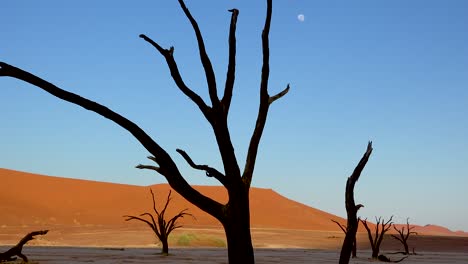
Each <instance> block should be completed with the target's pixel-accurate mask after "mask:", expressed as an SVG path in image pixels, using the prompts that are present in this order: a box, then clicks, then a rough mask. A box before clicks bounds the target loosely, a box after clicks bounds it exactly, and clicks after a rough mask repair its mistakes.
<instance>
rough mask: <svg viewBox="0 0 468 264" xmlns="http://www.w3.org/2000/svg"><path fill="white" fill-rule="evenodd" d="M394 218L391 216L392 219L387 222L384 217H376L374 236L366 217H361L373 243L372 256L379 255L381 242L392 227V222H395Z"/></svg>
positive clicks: (376, 256)
mask: <svg viewBox="0 0 468 264" xmlns="http://www.w3.org/2000/svg"><path fill="white" fill-rule="evenodd" d="M392 219H393V216H391V217H390V219H388V220H387V222H385V220H384V219H383V218H382V217H379V218H377V217H376V218H375V221H376V224H375V235H374V236H372V231H371V230H370V228H369V226H368V224H367V219H364V220H362V219H361V222H362V224H363V225H364V227H365V228H366V230H367V235H368V237H369V241H370V244H371V248H372V258H378V257H379V252H380V244H382V241H383V238H384V235H385V233H386V232H387V231H388V230H389V229H390V228H391V227H392V224H393V222H392Z"/></svg>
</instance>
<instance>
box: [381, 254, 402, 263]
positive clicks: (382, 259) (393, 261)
mask: <svg viewBox="0 0 468 264" xmlns="http://www.w3.org/2000/svg"><path fill="white" fill-rule="evenodd" d="M407 257H408V256H406V257H402V258H401V259H399V260H391V259H390V258H388V257H386V256H385V255H379V256H378V257H377V259H378V260H380V261H382V262H389V263H398V262H402V261H403V260H405V259H406V258H407Z"/></svg>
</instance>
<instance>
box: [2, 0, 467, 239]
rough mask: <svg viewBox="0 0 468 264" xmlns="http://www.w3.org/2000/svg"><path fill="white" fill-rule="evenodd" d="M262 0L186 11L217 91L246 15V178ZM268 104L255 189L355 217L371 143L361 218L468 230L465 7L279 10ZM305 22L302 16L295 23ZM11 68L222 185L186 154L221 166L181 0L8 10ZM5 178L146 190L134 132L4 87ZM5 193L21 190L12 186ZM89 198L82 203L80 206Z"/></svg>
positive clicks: (154, 179)
mask: <svg viewBox="0 0 468 264" xmlns="http://www.w3.org/2000/svg"><path fill="white" fill-rule="evenodd" d="M265 2H266V1H265V0H255V1H247V0H223V1H210V2H209V4H208V1H193V0H192V1H188V0H187V5H188V7H189V8H190V10H191V11H192V14H193V15H194V17H195V18H196V19H197V20H198V22H199V25H200V28H201V30H202V33H203V35H204V37H205V40H206V46H207V51H208V54H209V56H210V57H211V59H212V62H213V64H214V67H215V71H216V74H217V78H218V83H219V84H220V85H219V86H222V84H224V81H225V74H226V73H225V70H226V65H227V37H228V28H229V21H230V13H229V12H227V10H228V9H230V8H238V9H239V10H240V15H239V19H238V30H237V39H238V56H237V77H236V85H235V90H234V97H233V106H232V110H231V114H230V120H229V121H230V128H231V132H232V137H233V140H234V143H235V148H236V154H237V156H238V158H239V161H240V163H241V165H242V166H243V164H244V160H245V153H246V150H247V144H248V141H249V139H250V136H251V133H252V130H253V127H254V123H255V118H256V111H257V107H258V93H259V92H258V90H259V79H260V68H261V42H260V34H261V30H262V27H263V21H264V16H265V12H266V11H265V6H266V3H265ZM273 4H274V7H273V8H274V12H273V20H272V28H271V34H270V40H271V42H270V43H271V60H270V62H271V78H270V92H271V94H274V93H276V92H279V91H280V90H282V89H284V87H285V86H286V84H287V83H290V84H291V88H292V90H291V91H290V93H289V94H287V96H285V97H283V98H282V99H281V100H279V101H277V102H275V104H273V105H272V107H271V109H270V113H269V118H268V121H267V126H266V129H265V132H264V137H263V138H262V142H261V147H260V153H259V159H258V163H257V167H256V170H255V175H254V181H253V185H254V186H256V187H263V188H272V189H274V190H276V191H277V192H279V193H280V194H282V195H285V196H287V197H289V198H292V199H294V200H297V201H300V202H302V203H305V204H308V205H311V206H314V207H316V208H319V209H322V210H325V211H328V212H331V213H334V214H337V215H340V216H345V214H346V212H345V208H344V188H345V183H346V179H347V177H348V176H349V175H350V174H351V172H352V170H353V169H354V167H355V166H356V164H357V162H358V161H359V159H360V158H361V156H362V154H363V153H364V151H365V149H366V145H367V141H368V140H372V141H373V142H374V152H373V154H372V156H371V158H370V160H369V162H368V165H367V167H366V168H365V170H364V172H363V174H362V176H361V179H360V180H359V182H358V183H357V186H356V189H355V192H356V200H357V202H358V203H362V204H364V205H365V208H363V209H361V211H360V213H361V215H362V216H364V217H369V218H370V219H373V218H374V216H384V217H386V218H387V217H389V216H390V215H394V216H395V219H396V220H397V221H399V222H403V221H404V220H405V219H406V217H410V222H412V223H416V224H421V225H425V224H438V225H443V226H446V227H448V228H450V229H452V230H460V229H462V230H465V231H468V210H467V204H468V194H467V188H468V118H467V116H468V27H467V25H468V16H467V14H468V2H467V1H464V0H451V1H432V0H412V1H407V0H393V1H375V0H363V1H345V0H342V1H334V0H322V1H310V0H274V3H273ZM300 15H302V16H300ZM0 17H1V27H0V61H5V62H7V63H10V64H13V65H16V66H18V67H22V68H24V69H26V70H28V71H31V72H32V73H34V74H36V75H39V76H41V77H42V78H45V79H47V80H49V81H50V82H52V83H54V84H56V85H58V86H60V87H62V88H64V89H66V90H69V91H72V92H76V93H78V94H80V95H82V96H85V97H88V98H89V99H92V100H95V101H98V102H100V103H102V104H104V105H106V106H108V107H110V108H111V109H113V110H114V111H116V112H118V113H121V114H123V115H125V116H127V117H128V118H129V119H131V120H133V121H135V122H136V123H137V124H139V125H140V126H141V127H142V128H143V129H144V130H146V131H147V132H148V133H149V134H150V135H152V136H153V137H154V139H155V140H156V141H157V142H158V143H159V144H160V145H161V146H162V147H164V148H165V149H166V150H167V151H168V152H169V153H170V154H171V155H172V157H173V158H174V159H175V160H176V162H177V163H178V164H179V165H180V169H181V171H182V172H183V173H184V175H185V177H186V179H187V180H188V181H189V182H190V183H193V184H210V185H214V184H218V183H217V182H216V181H215V180H213V179H211V178H207V177H205V176H204V174H203V173H201V172H199V171H193V170H191V169H190V168H188V166H187V165H186V163H185V162H184V161H183V160H182V158H181V157H179V156H178V154H177V153H176V152H175V149H176V148H182V149H185V150H186V151H187V152H189V153H190V155H191V156H192V158H193V159H194V160H195V161H196V162H197V163H208V164H211V165H213V166H216V167H217V168H220V169H221V165H220V158H219V155H218V153H217V147H216V145H215V143H214V137H213V134H212V131H211V129H210V127H209V125H208V123H207V122H206V121H205V120H204V118H203V116H202V115H201V113H200V112H199V111H198V108H197V107H196V106H195V105H194V104H193V103H192V102H191V101H189V100H188V99H187V98H186V97H185V96H184V95H183V94H182V93H181V92H180V91H179V90H178V89H177V88H176V86H175V84H174V83H173V81H172V79H171V77H170V74H169V71H168V69H167V66H166V64H165V61H164V59H163V58H162V57H161V55H159V54H158V53H157V52H156V51H155V50H154V49H153V48H152V47H151V46H150V45H148V44H147V43H146V42H144V41H143V40H141V39H140V38H138V35H139V34H141V33H145V34H147V35H148V36H150V37H152V38H153V39H154V40H155V41H157V42H159V43H160V44H161V45H162V46H164V47H166V48H168V47H169V46H174V47H175V53H174V54H175V58H176V60H177V62H178V64H179V67H180V69H181V72H182V75H183V77H184V79H185V81H186V82H187V83H188V84H189V86H190V87H192V89H193V90H195V91H196V92H198V93H199V94H200V95H202V96H203V97H204V98H205V99H208V98H207V88H206V85H205V82H204V74H203V70H202V67H201V64H200V62H199V59H198V53H197V47H196V42H195V37H194V34H193V32H192V30H191V26H190V24H189V22H188V20H187V19H186V18H185V16H184V15H183V12H182V11H181V9H180V7H179V6H178V3H177V1H176V0H166V1H90V0H82V1H59V0H43V1H22V0H21V1H4V2H2V5H1V8H0ZM0 120H1V127H0V146H1V147H0V150H1V151H0V167H3V168H9V169H16V170H22V171H29V172H35V173H41V174H48V175H57V176H64V177H72V178H81V179H90V180H97V181H108V182H117V183H127V184H137V185H149V184H156V183H164V182H165V179H164V178H163V177H162V176H160V175H156V174H154V173H151V172H149V171H141V170H138V169H135V168H134V166H135V165H137V164H139V163H149V161H148V160H146V156H147V155H148V153H147V151H146V150H145V149H144V148H143V147H141V146H140V145H139V143H138V142H137V141H136V140H135V139H134V138H133V137H132V136H131V135H130V134H129V133H127V132H126V131H125V130H123V129H121V128H120V127H118V126H117V125H115V124H113V123H112V122H110V121H108V120H106V119H104V118H102V117H100V116H98V115H96V114H94V113H91V112H88V111H85V110H83V109H82V108H80V107H77V106H75V105H72V104H69V103H66V102H63V101H60V100H58V99H56V98H55V97H53V96H51V95H49V94H46V93H45V92H43V91H42V90H39V89H37V88H35V87H33V86H31V85H27V84H24V83H22V82H20V81H16V80H13V79H7V78H1V79H0ZM8 188H20V186H9V187H8ZM84 195H85V194H84Z"/></svg>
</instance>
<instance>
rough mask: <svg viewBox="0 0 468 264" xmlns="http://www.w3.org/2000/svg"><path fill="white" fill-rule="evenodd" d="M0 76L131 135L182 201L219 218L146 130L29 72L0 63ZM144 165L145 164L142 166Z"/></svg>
mask: <svg viewBox="0 0 468 264" xmlns="http://www.w3.org/2000/svg"><path fill="white" fill-rule="evenodd" d="M0 76H10V77H13V78H16V79H19V80H22V81H25V82H27V83H30V84H32V85H34V86H37V87H39V88H41V89H42V90H44V91H46V92H48V93H50V94H51V95H53V96H55V97H57V98H60V99H62V100H64V101H67V102H70V103H73V104H76V105H79V106H81V107H83V108H85V109H87V110H90V111H93V112H95V113H97V114H99V115H101V116H103V117H105V118H107V119H109V120H111V121H113V122H115V123H116V124H118V125H119V126H121V127H122V128H124V129H125V130H127V131H128V132H130V133H131V134H132V135H133V136H134V137H135V138H136V139H137V140H138V141H139V142H140V143H141V144H142V145H143V147H145V148H146V149H147V150H148V151H149V152H150V153H151V154H152V155H153V157H152V160H154V161H155V162H156V163H157V164H159V169H158V170H157V172H158V173H160V174H162V175H163V176H164V177H165V178H166V179H167V181H168V182H169V184H170V185H171V187H172V188H173V189H174V190H176V191H177V192H178V193H180V194H181V195H182V196H184V198H185V199H187V200H188V201H190V202H191V203H193V204H195V205H196V206H198V207H200V208H201V209H202V210H204V211H206V212H208V213H209V214H211V215H213V216H215V217H216V218H219V217H221V216H222V205H221V204H220V203H218V202H216V201H214V200H212V199H211V198H209V197H206V196H204V195H202V194H201V193H199V192H198V191H197V190H195V189H194V188H193V187H192V186H190V185H189V184H188V183H187V181H186V180H185V179H184V178H183V177H182V175H181V174H180V171H179V169H178V168H177V165H176V164H175V163H174V161H173V160H172V158H171V157H170V156H169V154H168V153H167V152H166V151H165V150H164V149H163V148H161V147H160V146H159V145H158V144H157V143H156V142H155V141H154V140H153V139H152V138H151V137H150V136H148V134H146V132H145V131H143V130H142V129H141V128H140V127H139V126H137V125H136V124H135V123H133V122H132V121H130V120H128V119H127V118H125V117H123V116H121V115H120V114H118V113H116V112H114V111H112V110H110V109H109V108H107V107H105V106H103V105H101V104H99V103H96V102H93V101H91V100H89V99H86V98H84V97H81V96H79V95H77V94H74V93H71V92H68V91H65V90H63V89H61V88H59V87H57V86H55V85H53V84H51V83H49V82H47V81H45V80H43V79H41V78H39V77H37V76H35V75H33V74H31V73H29V72H26V71H24V70H22V69H19V68H16V67H14V66H11V65H9V64H6V63H4V62H0ZM142 166H145V165H142Z"/></svg>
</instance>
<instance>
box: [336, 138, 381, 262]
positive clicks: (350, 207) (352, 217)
mask: <svg viewBox="0 0 468 264" xmlns="http://www.w3.org/2000/svg"><path fill="white" fill-rule="evenodd" d="M372 150H373V149H372V141H369V142H368V143H367V149H366V152H365V153H364V155H363V156H362V158H361V160H360V161H359V163H358V165H357V166H356V168H354V171H353V173H352V174H351V176H349V177H348V180H347V181H346V190H345V207H346V214H347V218H348V219H347V225H346V230H347V232H346V235H345V239H344V241H343V246H342V247H341V252H340V260H339V264H348V263H349V259H350V257H351V255H352V254H353V255H354V253H353V251H355V249H354V248H355V246H356V233H357V230H358V226H359V218H358V217H357V212H358V210H359V209H360V208H361V207H364V205H362V204H358V205H356V203H355V201H354V186H355V185H356V182H357V181H358V179H359V176H361V173H362V170H364V167H365V166H366V164H367V161H368V160H369V157H370V155H371V154H372Z"/></svg>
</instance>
